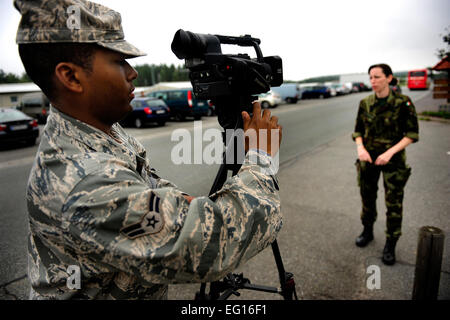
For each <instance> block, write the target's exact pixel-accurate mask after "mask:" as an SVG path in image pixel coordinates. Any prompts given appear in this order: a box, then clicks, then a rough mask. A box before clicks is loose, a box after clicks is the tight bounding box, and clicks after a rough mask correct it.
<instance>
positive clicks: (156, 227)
mask: <svg viewBox="0 0 450 320" xmlns="http://www.w3.org/2000/svg"><path fill="white" fill-rule="evenodd" d="M159 206H160V198H159V197H158V196H156V195H155V194H154V193H153V192H152V193H151V195H150V201H149V212H148V213H147V214H146V215H145V216H144V218H143V219H142V221H141V222H138V223H134V224H132V225H129V226H126V227H123V228H122V229H121V230H120V232H121V233H122V234H124V235H125V236H126V237H128V238H129V239H135V238H138V237H142V236H145V235H149V234H154V233H158V232H160V231H161V230H162V228H163V226H164V219H163V216H162V214H161V213H160V211H159Z"/></svg>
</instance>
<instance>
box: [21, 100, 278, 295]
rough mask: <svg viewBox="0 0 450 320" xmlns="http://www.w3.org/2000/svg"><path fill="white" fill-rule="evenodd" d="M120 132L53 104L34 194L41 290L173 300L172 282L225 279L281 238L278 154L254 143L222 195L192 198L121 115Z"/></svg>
mask: <svg viewBox="0 0 450 320" xmlns="http://www.w3.org/2000/svg"><path fill="white" fill-rule="evenodd" d="M113 135H114V136H115V139H114V138H112V137H110V136H109V135H107V134H105V133H103V132H102V131H100V130H98V129H96V128H93V127H91V126H89V125H87V124H85V123H83V122H80V121H78V120H76V119H74V118H71V117H69V116H68V115H66V114H63V113H61V112H59V111H58V110H56V109H55V108H53V107H52V109H51V114H50V116H49V118H48V123H47V125H46V127H45V129H44V133H43V135H42V138H41V143H40V146H39V149H38V153H37V155H36V159H35V162H34V165H33V168H32V171H31V174H30V178H29V181H28V187H27V193H26V198H27V205H28V213H29V224H30V236H29V243H28V251H29V270H28V273H29V278H30V281H31V285H32V290H31V295H30V296H31V298H32V299H161V298H163V299H164V298H167V285H168V284H171V283H191V282H210V281H214V280H218V279H221V278H222V277H224V276H225V275H226V274H227V273H229V272H231V271H232V270H233V269H235V268H236V267H238V266H239V265H241V264H243V263H244V262H245V261H247V260H249V259H250V258H251V257H253V256H255V255H256V254H257V253H258V252H260V251H261V250H263V249H264V248H265V247H267V246H268V245H269V244H270V243H271V242H273V240H274V239H275V237H276V235H277V232H278V231H279V230H280V228H281V225H282V217H281V213H280V199H279V194H278V186H277V182H276V181H275V179H274V178H273V177H272V176H270V175H266V174H264V170H263V168H264V167H265V166H268V165H269V162H270V157H268V156H264V155H261V154H259V153H256V152H255V154H253V157H254V159H257V160H258V161H257V162H258V164H256V162H255V161H251V158H252V157H249V154H250V153H251V152H249V153H248V154H247V156H246V159H245V162H244V163H243V165H242V168H241V170H240V171H239V173H238V174H237V175H236V176H233V177H231V178H228V180H227V181H226V182H225V184H224V186H223V188H222V189H221V190H219V191H218V192H217V193H216V194H214V197H212V196H211V197H210V198H209V197H197V198H195V199H194V200H192V202H191V203H190V204H189V203H188V201H187V200H186V199H185V197H184V196H183V193H182V191H180V190H179V189H178V188H177V187H176V186H175V185H174V184H172V183H170V182H169V181H166V180H164V179H161V178H159V177H158V176H157V175H156V174H155V172H154V170H153V169H151V168H150V166H149V163H148V160H147V158H146V151H145V149H144V148H143V147H142V146H141V145H140V144H139V143H138V142H137V141H136V140H135V139H133V138H132V137H130V136H128V135H127V134H126V133H125V131H124V130H123V129H122V128H121V127H120V126H119V125H118V124H115V125H114V126H113ZM211 199H214V201H213V200H211ZM69 266H78V267H79V268H80V271H81V272H80V273H81V286H80V288H79V289H76V288H75V289H69V287H68V285H67V282H68V279H69V278H70V277H71V276H72V273H71V272H69Z"/></svg>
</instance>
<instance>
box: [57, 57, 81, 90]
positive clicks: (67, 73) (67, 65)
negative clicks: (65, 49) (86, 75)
mask: <svg viewBox="0 0 450 320" xmlns="http://www.w3.org/2000/svg"><path fill="white" fill-rule="evenodd" d="M55 77H56V79H57V80H58V81H59V82H60V84H61V85H62V86H63V87H64V88H66V89H67V90H69V91H72V92H76V93H82V92H83V85H82V82H81V81H80V80H81V78H82V68H81V67H79V66H77V65H76V64H74V63H71V62H60V63H58V64H57V65H56V67H55Z"/></svg>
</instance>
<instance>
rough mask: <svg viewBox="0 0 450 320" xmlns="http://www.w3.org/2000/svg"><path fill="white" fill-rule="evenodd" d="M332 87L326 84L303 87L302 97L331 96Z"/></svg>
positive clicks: (321, 97)
mask: <svg viewBox="0 0 450 320" xmlns="http://www.w3.org/2000/svg"><path fill="white" fill-rule="evenodd" d="M329 97H331V89H330V88H329V87H327V86H324V85H317V86H310V87H303V88H302V99H314V98H320V99H323V98H329Z"/></svg>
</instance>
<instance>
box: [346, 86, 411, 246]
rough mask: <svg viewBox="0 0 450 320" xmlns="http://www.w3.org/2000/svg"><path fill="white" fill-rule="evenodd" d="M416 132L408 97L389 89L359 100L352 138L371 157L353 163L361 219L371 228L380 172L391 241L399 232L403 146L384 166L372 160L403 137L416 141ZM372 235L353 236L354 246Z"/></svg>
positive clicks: (405, 177) (405, 175)
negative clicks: (361, 142) (359, 142)
mask: <svg viewBox="0 0 450 320" xmlns="http://www.w3.org/2000/svg"><path fill="white" fill-rule="evenodd" d="M418 132H419V131H418V122H417V115H416V111H415V108H414V105H413V103H412V102H411V99H410V98H409V97H407V96H405V95H402V94H399V93H396V92H394V91H392V90H389V95H388V96H387V97H386V98H382V99H381V98H378V97H377V95H376V94H372V95H370V96H368V97H366V98H365V99H363V100H361V102H360V105H359V110H358V115H357V119H356V126H355V131H354V133H353V134H352V138H353V140H355V139H357V138H358V137H360V138H362V141H363V142H364V148H365V149H366V150H367V152H368V153H369V154H370V158H371V159H372V160H373V162H372V163H371V162H368V161H360V159H358V160H357V162H356V167H357V173H358V185H359V187H360V192H361V198H362V213H361V220H362V223H363V225H364V226H365V227H366V228H365V230H367V229H371V228H372V226H373V224H374V222H375V220H376V218H377V209H376V199H377V191H378V180H379V177H380V174H381V172H383V181H384V188H385V203H386V207H387V212H386V237H387V239H391V240H392V242H393V243H395V242H396V241H397V239H398V238H399V237H400V235H401V223H402V211H403V209H402V207H403V206H402V202H403V190H404V187H405V185H406V182H407V180H408V178H409V176H410V174H411V168H410V167H409V166H408V165H407V164H406V154H405V150H404V149H403V150H400V151H398V152H397V153H395V154H394V155H393V156H392V158H390V160H389V161H388V162H387V163H386V164H384V165H379V164H378V163H377V164H376V163H375V159H378V158H379V157H380V156H381V155H382V154H384V153H385V152H386V151H387V150H389V149H391V148H392V147H394V146H395V145H397V144H398V143H399V142H400V141H401V140H402V139H403V138H404V137H407V138H409V139H411V141H412V142H416V141H417V140H418V139H419V135H418ZM363 235H364V233H363ZM372 238H373V236H372V235H369V236H367V235H366V238H364V237H362V238H361V237H360V238H358V239H357V245H359V246H364V245H366V243H367V242H368V241H370V240H371V239H372Z"/></svg>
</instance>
